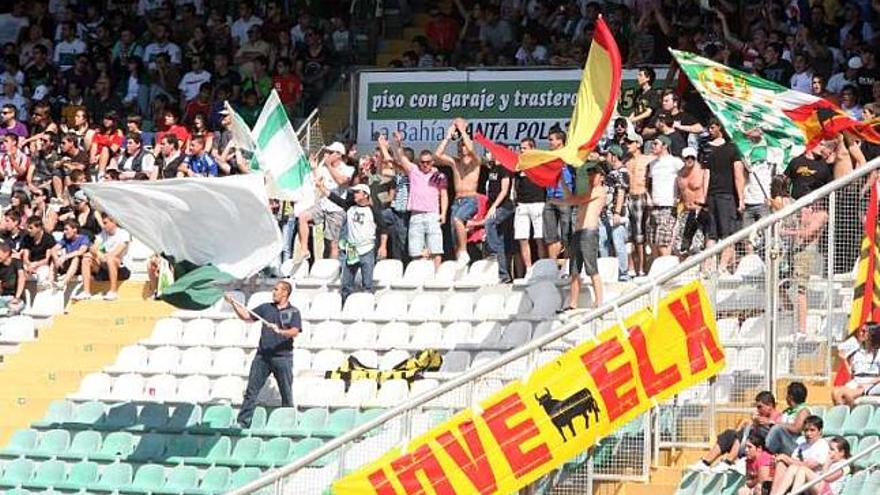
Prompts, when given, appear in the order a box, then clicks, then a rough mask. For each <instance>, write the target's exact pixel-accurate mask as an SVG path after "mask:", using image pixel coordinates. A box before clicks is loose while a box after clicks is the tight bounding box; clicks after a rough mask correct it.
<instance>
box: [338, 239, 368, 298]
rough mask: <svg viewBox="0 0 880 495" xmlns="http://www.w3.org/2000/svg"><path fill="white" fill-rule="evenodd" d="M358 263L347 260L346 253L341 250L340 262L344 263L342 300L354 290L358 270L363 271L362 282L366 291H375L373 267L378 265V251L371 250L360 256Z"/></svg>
mask: <svg viewBox="0 0 880 495" xmlns="http://www.w3.org/2000/svg"><path fill="white" fill-rule="evenodd" d="M358 258H360V259H359V260H358V262H357V263H352V264H349V263H348V262H347V261H346V260H345V253H344V252H343V251H342V250H340V253H339V263H340V264H341V265H342V291H341V293H340V295H341V296H342V302H343V303H344V302H345V300H346V299H348V296H350V295H351V294H352V293H353V292H354V279H355V276H356V275H357V272H358V270H360V271H361V282H362V283H363V286H364V291H366V292H373V267H374V266H376V251H370V252H368V253H366V254H361V255H359V256H358Z"/></svg>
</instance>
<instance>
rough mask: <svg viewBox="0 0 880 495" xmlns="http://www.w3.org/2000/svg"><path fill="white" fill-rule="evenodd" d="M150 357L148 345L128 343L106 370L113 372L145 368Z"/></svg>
mask: <svg viewBox="0 0 880 495" xmlns="http://www.w3.org/2000/svg"><path fill="white" fill-rule="evenodd" d="M148 357H149V351H147V348H146V347H144V346H142V345H138V344H134V345H127V346H125V347H123V348H122V350H121V351H119V354H117V355H116V361H115V362H114V363H113V364H111V365H110V366H107V367H106V368H105V370H106V371H109V372H111V373H126V372H129V371H136V370H139V369H143V368H144V367H145V366H146V365H147V358H148Z"/></svg>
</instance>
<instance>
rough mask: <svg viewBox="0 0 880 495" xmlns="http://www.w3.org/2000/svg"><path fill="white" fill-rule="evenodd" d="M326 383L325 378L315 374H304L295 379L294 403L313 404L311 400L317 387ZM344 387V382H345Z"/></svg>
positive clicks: (300, 404) (297, 404)
mask: <svg viewBox="0 0 880 495" xmlns="http://www.w3.org/2000/svg"><path fill="white" fill-rule="evenodd" d="M323 385H324V379H323V378H319V377H314V376H303V377H299V378H297V379H295V380H293V385H292V386H291V388H292V389H293V390H292V391H293V403H294V404H296V406H297V407H302V406H306V405H313V404H312V403H311V402H310V401H311V400H312V397H311V396H312V395H313V393H314V391H315V389H316V388H318V387H321V386H323ZM343 387H344V384H343Z"/></svg>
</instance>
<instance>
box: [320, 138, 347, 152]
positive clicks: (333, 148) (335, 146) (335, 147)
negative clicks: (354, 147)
mask: <svg viewBox="0 0 880 495" xmlns="http://www.w3.org/2000/svg"><path fill="white" fill-rule="evenodd" d="M324 149H325V150H327V151H330V152H332V153H339V154H340V155H344V154H345V145H344V144H342V143H340V142H339V141H334V142H333V143H331V144H330V146H324Z"/></svg>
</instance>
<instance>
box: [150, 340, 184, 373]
mask: <svg viewBox="0 0 880 495" xmlns="http://www.w3.org/2000/svg"><path fill="white" fill-rule="evenodd" d="M179 364H180V349H178V348H177V347H172V346H167V345H166V346H162V347H157V348H156V349H153V350H152V351H150V356H149V358H147V366H146V367H145V368H144V369H143V370H140V371H142V372H144V373H150V374H159V373H173V372H174V371H175V370H176V369H177V367H178V365H179Z"/></svg>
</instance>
